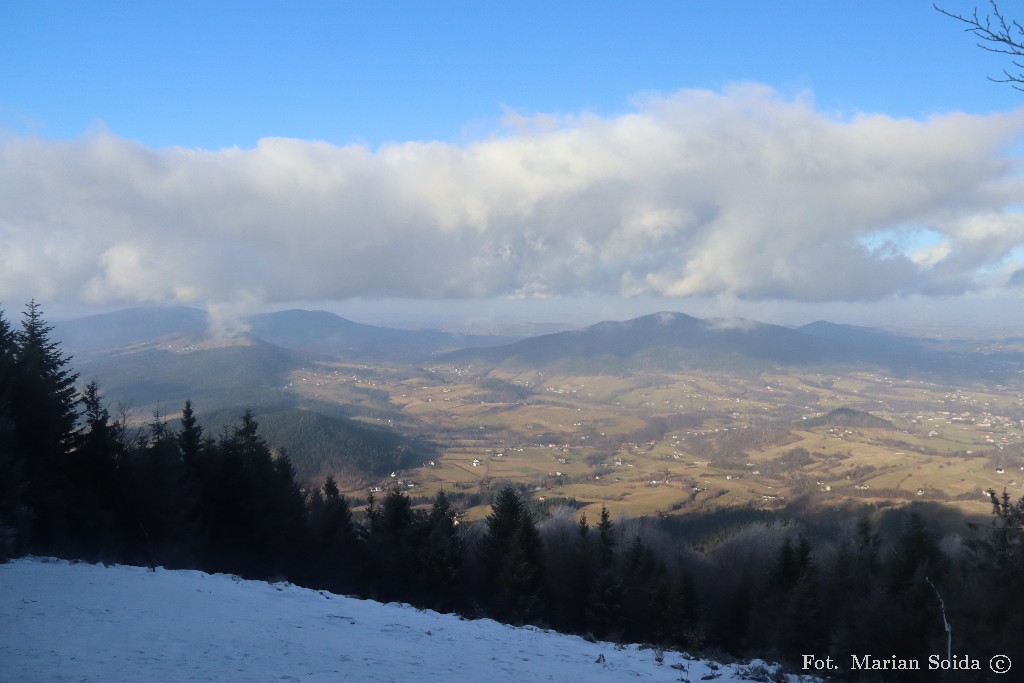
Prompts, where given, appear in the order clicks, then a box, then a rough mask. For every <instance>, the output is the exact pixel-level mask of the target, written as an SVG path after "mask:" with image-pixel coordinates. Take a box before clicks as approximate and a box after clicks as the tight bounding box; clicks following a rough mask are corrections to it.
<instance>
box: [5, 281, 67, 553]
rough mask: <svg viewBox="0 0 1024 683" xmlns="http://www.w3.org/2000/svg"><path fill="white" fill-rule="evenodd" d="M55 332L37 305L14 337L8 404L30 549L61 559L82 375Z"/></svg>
mask: <svg viewBox="0 0 1024 683" xmlns="http://www.w3.org/2000/svg"><path fill="white" fill-rule="evenodd" d="M52 331H53V328H52V327H50V326H49V325H47V324H46V322H45V321H44V320H43V314H42V310H41V309H40V306H39V304H37V303H36V302H35V301H34V300H33V301H31V302H30V303H29V304H28V305H27V306H26V307H25V311H24V314H23V316H22V322H21V329H20V330H19V331H17V332H16V333H15V335H14V341H15V355H14V364H13V367H12V368H11V370H12V373H11V374H12V378H11V383H10V395H9V396H10V399H9V401H8V406H9V411H10V417H11V422H12V423H13V437H14V438H13V442H14V451H15V452H16V453H18V454H19V457H20V458H21V462H20V463H18V464H19V465H20V466H21V469H22V471H23V473H24V476H25V477H26V479H27V502H28V505H29V507H30V508H31V509H32V513H33V515H34V520H33V525H32V539H31V547H32V550H33V551H34V552H40V553H45V552H49V553H59V552H60V551H61V544H62V543H63V541H64V540H65V539H64V536H65V530H64V527H65V522H66V515H67V510H66V506H67V500H66V497H67V492H68V490H69V489H70V488H71V486H72V485H73V482H71V481H70V480H69V478H68V474H69V472H68V468H67V467H66V464H67V462H66V461H67V455H68V453H69V451H70V450H71V448H72V447H73V446H74V439H75V427H76V423H77V421H78V401H77V391H76V389H75V381H76V380H77V379H78V375H77V374H76V373H75V372H73V371H72V370H71V368H70V362H71V359H70V357H69V356H65V355H64V354H63V353H62V351H61V349H60V345H59V344H58V343H57V342H55V341H52V340H51V338H50V333H51V332H52Z"/></svg>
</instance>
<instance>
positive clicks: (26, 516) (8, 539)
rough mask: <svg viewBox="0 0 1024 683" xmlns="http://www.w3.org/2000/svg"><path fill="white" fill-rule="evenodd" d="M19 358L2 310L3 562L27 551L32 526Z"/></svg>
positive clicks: (0, 553) (0, 515)
mask: <svg viewBox="0 0 1024 683" xmlns="http://www.w3.org/2000/svg"><path fill="white" fill-rule="evenodd" d="M16 354H17V344H16V340H15V336H14V331H13V330H12V329H11V326H10V323H8V322H7V319H6V318H5V317H4V312H3V309H0V562H3V561H5V560H6V559H8V558H9V557H12V556H16V555H19V554H20V553H21V552H23V551H24V546H25V543H26V542H27V540H28V537H29V533H30V530H31V523H32V510H31V508H30V506H29V503H28V500H27V494H28V484H27V481H26V479H25V473H24V457H23V454H22V453H21V452H20V451H19V450H18V445H17V442H16V434H15V426H14V413H13V411H12V405H11V401H12V396H13V384H14V366H15V360H16Z"/></svg>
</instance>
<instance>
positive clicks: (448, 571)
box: [421, 489, 462, 612]
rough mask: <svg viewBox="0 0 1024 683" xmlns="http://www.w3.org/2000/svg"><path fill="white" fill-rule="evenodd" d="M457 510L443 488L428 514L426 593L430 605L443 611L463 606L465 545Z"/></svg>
mask: <svg viewBox="0 0 1024 683" xmlns="http://www.w3.org/2000/svg"><path fill="white" fill-rule="evenodd" d="M456 524H457V522H456V519H455V511H454V510H452V507H451V504H450V503H449V502H448V495H447V494H446V493H445V492H444V489H441V490H439V491H438V492H437V495H436V496H435V497H434V504H433V506H432V507H431V509H430V515H429V516H428V517H427V536H426V539H425V541H424V544H423V550H422V558H421V561H422V565H423V574H422V576H423V592H424V595H425V597H426V600H427V604H428V605H429V606H431V607H432V608H433V609H435V610H437V611H439V612H450V611H452V610H454V609H456V608H457V607H458V606H459V602H460V595H461V589H462V548H461V543H460V540H459V534H458V527H457V526H456Z"/></svg>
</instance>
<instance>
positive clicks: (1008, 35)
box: [932, 0, 1024, 90]
mask: <svg viewBox="0 0 1024 683" xmlns="http://www.w3.org/2000/svg"><path fill="white" fill-rule="evenodd" d="M989 3H990V4H991V5H992V12H991V14H986V15H985V16H984V17H982V16H981V15H979V14H978V10H977V8H975V10H974V12H973V14H971V15H969V16H964V15H962V14H956V13H955V12H950V11H948V10H945V9H943V8H941V7H939V6H938V5H932V7H934V8H935V10H936V11H937V12H939V13H941V14H944V15H946V16H947V17H950V18H952V19H956V20H957V21H959V22H961V23H963V24H964V25H966V27H967V28H965V29H964V31H966V32H967V33H970V34H972V35H974V37H975V38H977V39H978V43H977V45H978V47H980V48H981V49H982V50H985V51H986V52H994V53H996V54H1002V55H1010V56H1012V57H1024V26H1022V25H1021V23H1020V22H1019V21H1017V20H1016V19H1010V18H1008V17H1007V16H1006V15H1004V14H1003V13H1002V12H1001V11H1000V9H999V3H997V2H996V0H989ZM1012 63H1013V66H1014V67H1015V68H1016V69H1017V71H1016V72H1014V71H1011V70H1009V69H1003V76H1004V77H1003V78H992V77H991V76H989V80H991V81H995V82H996V83H1009V84H1010V85H1012V86H1013V87H1014V88H1016V89H1017V90H1024V62H1021V61H1018V60H1016V59H1014V60H1012Z"/></svg>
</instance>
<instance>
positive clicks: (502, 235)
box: [0, 85, 1024, 304]
mask: <svg viewBox="0 0 1024 683" xmlns="http://www.w3.org/2000/svg"><path fill="white" fill-rule="evenodd" d="M505 124H506V125H505V127H504V128H503V129H502V130H501V131H500V132H499V133H498V134H496V135H494V136H493V137H490V138H488V139H484V140H480V141H476V142H472V143H467V144H463V145H454V144H448V143H441V142H407V143H403V144H394V145H387V146H383V147H381V148H380V149H378V150H376V151H372V150H369V149H367V148H366V147H363V146H358V145H353V146H344V147H339V146H335V145H330V144H326V143H321V142H309V141H302V140H292V139H264V140H262V141H261V142H260V143H259V145H258V146H257V147H256V148H255V149H248V150H242V149H225V150H220V151H204V150H188V149H180V148H172V149H150V148H147V147H145V146H143V145H140V144H138V143H135V142H132V141H129V140H125V139H122V138H119V137H117V136H116V135H113V134H108V133H101V134H95V135H89V136H86V137H84V138H83V139H81V140H76V141H48V140H42V139H35V138H19V137H15V138H7V139H4V140H2V141H0V187H2V188H3V191H2V192H0V300H2V301H19V300H22V301H23V300H27V298H29V297H36V298H41V299H44V300H45V299H57V300H61V301H77V302H82V303H93V304H101V303H107V304H111V303H117V304H120V303H131V302H139V303H141V302H179V303H193V302H205V301H211V300H221V301H223V300H228V299H232V298H234V297H238V296H242V297H256V298H257V299H259V300H262V301H268V302H273V301H292V300H325V299H346V298H349V297H355V296H360V297H376V296H381V297H406V298H446V297H470V298H472V297H492V296H522V297H530V296H558V295H582V294H587V293H594V294H603V295H638V294H650V295H665V296H680V297H682V296H698V295H699V296H724V297H730V298H733V299H745V300H757V299H768V298H772V299H789V300H796V301H871V300H875V299H881V298H885V297H889V296H893V295H897V296H898V295H911V294H925V295H930V294H958V293H964V292H969V291H978V290H984V289H987V288H993V287H1000V286H1003V285H1009V286H1014V284H1015V283H1014V280H1019V279H1020V278H1019V272H1020V271H1019V270H1018V269H1019V268H1021V266H1022V265H1024V264H1022V263H1018V262H1016V261H1015V260H1014V259H1019V257H1020V251H1019V250H1018V247H1019V246H1020V245H1021V244H1022V243H1024V214H1019V213H1015V212H1014V210H1013V209H1014V205H1015V203H1017V204H1019V203H1020V202H1021V200H1022V199H1024V183H1022V179H1021V177H1020V176H1019V175H1018V169H1017V166H1016V163H1015V161H1014V159H1012V158H1011V157H1010V156H1009V155H1008V150H1009V149H1010V148H1011V146H1012V145H1013V144H1014V143H1015V142H1016V139H1017V137H1018V135H1019V134H1020V133H1021V132H1022V131H1024V110H1020V111H1015V112H1010V113H1003V114H996V115H990V116H968V115H964V114H948V115H941V116H935V117H933V118H930V119H928V120H925V121H916V120H903V119H893V118H889V117H886V116H880V115H874V116H869V115H861V116H855V117H839V116H833V115H829V114H827V113H822V112H819V111H816V110H815V108H814V106H813V103H811V102H809V101H804V100H799V99H798V100H795V101H794V100H787V99H784V98H781V97H780V96H779V95H777V94H776V93H774V92H773V91H771V90H770V89H768V88H765V87H761V86H757V85H743V86H736V87H734V88H732V89H729V90H726V91H724V92H721V93H714V92H708V91H682V92H679V93H676V94H674V95H670V96H651V97H648V98H646V99H644V100H642V101H638V102H637V103H636V104H635V107H634V110H633V111H632V112H631V113H629V114H626V115H622V116H618V117H615V118H601V117H597V116H590V115H579V116H573V117H561V118H556V117H541V116H538V117H529V118H516V117H511V116H510V117H509V119H508V120H507V121H506V122H505ZM1015 250H1016V252H1015ZM1014 273H1016V275H1015V274H1014Z"/></svg>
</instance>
